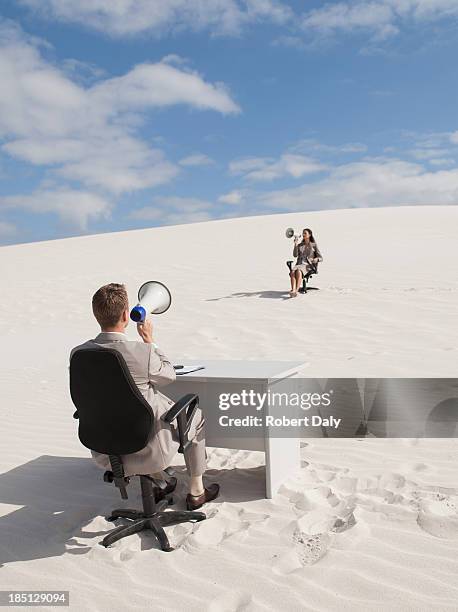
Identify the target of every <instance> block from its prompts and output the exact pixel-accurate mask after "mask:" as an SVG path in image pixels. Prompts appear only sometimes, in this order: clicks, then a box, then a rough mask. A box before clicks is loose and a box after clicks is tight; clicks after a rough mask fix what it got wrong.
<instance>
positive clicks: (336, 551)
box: [0, 206, 458, 612]
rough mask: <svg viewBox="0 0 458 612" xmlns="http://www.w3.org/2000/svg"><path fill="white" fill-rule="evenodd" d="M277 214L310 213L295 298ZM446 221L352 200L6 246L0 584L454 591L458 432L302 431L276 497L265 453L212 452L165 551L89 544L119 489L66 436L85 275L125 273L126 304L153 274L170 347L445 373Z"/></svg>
mask: <svg viewBox="0 0 458 612" xmlns="http://www.w3.org/2000/svg"><path fill="white" fill-rule="evenodd" d="M288 226H292V227H294V228H295V229H296V231H298V230H299V229H301V228H302V227H311V228H312V229H313V231H314V233H315V235H316V237H317V241H318V243H319V246H320V249H321V251H322V253H323V256H324V258H325V261H324V262H323V263H322V264H321V266H320V273H319V275H318V276H317V277H315V278H314V279H313V283H312V284H313V285H315V286H319V287H320V291H315V292H312V293H310V294H308V295H306V296H299V297H297V298H295V299H289V298H288V288H289V285H288V276H287V269H286V265H285V261H286V259H288V258H290V251H291V249H292V242H291V241H288V240H287V239H286V238H285V237H284V231H285V229H286V227H288ZM457 227H458V207H456V206H450V207H436V206H435V207H403V208H380V209H371V210H368V209H354V210H340V211H326V212H316V213H306V214H299V213H294V214H285V215H271V216H263V217H251V218H242V219H228V220H223V221H215V222H208V223H198V224H193V225H182V226H174V227H163V228H154V229H147V230H141V231H131V232H122V233H116V234H103V235H96V236H85V237H78V238H71V239H65V240H57V241H52V242H42V243H35V244H25V245H16V246H9V247H3V248H1V249H0V265H1V269H2V280H3V287H2V292H1V294H0V331H1V338H2V342H1V348H0V351H1V354H0V359H1V368H0V388H1V404H0V417H1V423H2V428H1V448H2V453H1V456H0V472H1V475H0V563H1V564H2V567H1V568H0V588H1V589H27V590H33V589H52V590H58V589H66V590H70V592H71V593H70V598H71V608H72V609H75V610H103V611H104V610H115V611H118V610H119V611H121V610H125V609H129V608H130V609H135V608H148V609H152V610H177V611H185V610H186V611H188V610H209V611H211V612H219V611H225V610H227V611H229V610H230V611H233V610H249V611H251V610H280V609H290V610H361V611H363V610H364V611H367V610H406V611H407V610H408V611H412V610H425V611H426V610H456V609H458V581H457V578H456V576H457V575H458V509H457V507H458V477H457V467H458V441H457V440H456V439H450V440H447V439H440V440H413V439H412V440H408V439H397V440H389V439H387V440H381V439H374V438H366V439H350V440H347V439H332V440H329V439H313V440H304V441H303V442H302V449H301V456H302V469H301V470H300V473H297V474H294V475H291V476H290V477H289V478H287V479H286V480H285V483H284V485H283V487H282V488H281V490H280V492H279V494H278V495H277V496H276V497H275V498H274V499H273V500H266V499H264V498H263V467H262V465H263V455H262V454H261V453H255V452H248V451H243V450H241V451H233V450H227V449H210V453H209V467H210V471H209V476H208V479H209V481H217V482H219V483H220V484H221V486H222V495H221V497H220V498H219V499H218V500H216V501H215V502H214V503H212V504H209V506H208V508H207V510H206V512H207V515H208V517H209V519H208V520H207V521H205V522H203V523H200V524H197V525H184V526H177V527H175V528H170V529H168V534H169V536H170V539H171V541H172V543H173V544H174V545H175V546H176V547H177V549H176V550H175V551H174V552H173V553H169V554H166V553H162V552H160V551H159V550H157V547H156V544H155V542H154V540H153V539H152V538H151V537H149V536H148V535H147V534H142V535H141V536H133V537H130V538H128V539H126V540H123V541H121V542H118V543H117V544H116V545H115V546H113V547H112V548H110V549H104V548H103V547H101V546H99V545H98V542H99V541H100V539H101V538H102V537H103V534H104V533H106V532H107V531H108V530H109V529H111V528H112V526H111V525H110V524H109V523H107V522H106V521H105V519H104V516H105V515H106V514H108V513H109V511H110V509H111V508H113V507H115V506H119V505H120V498H119V495H118V493H117V491H116V490H115V488H114V487H113V486H109V485H107V484H105V483H103V481H102V480H101V471H100V470H98V468H97V467H96V466H95V465H93V463H92V461H91V460H90V459H89V458H88V451H87V450H86V449H85V448H84V447H82V446H81V444H80V442H79V441H78V438H77V434H76V428H77V425H76V421H74V420H73V419H72V418H71V415H72V412H73V406H72V404H71V401H70V398H69V394H68V371H67V366H68V353H69V351H70V349H71V347H72V346H74V345H76V344H79V343H80V342H81V341H83V340H86V339H88V338H90V337H94V335H95V334H96V333H97V327H96V325H95V321H94V320H93V318H92V314H91V310H90V298H91V296H92V293H93V292H94V291H95V290H96V289H97V288H98V287H99V286H100V285H102V284H105V283H106V282H125V283H126V285H127V287H128V290H129V295H130V298H131V301H132V303H134V302H135V298H136V291H137V289H138V287H139V286H140V284H141V283H142V282H144V281H145V280H150V279H157V280H161V281H162V282H164V283H165V284H167V286H168V287H169V288H170V289H171V292H172V295H173V304H172V308H171V309H170V310H169V311H168V312H167V313H166V314H164V315H162V316H160V317H156V318H155V319H154V323H155V336H156V341H157V342H158V343H159V344H160V345H161V347H162V348H163V350H164V351H165V352H166V353H167V354H168V355H169V356H170V357H171V358H172V360H173V361H175V362H179V361H180V359H185V358H187V359H199V358H212V359H223V358H224V359H258V360H262V359H265V360H270V359H275V360H278V359H281V360H302V361H304V363H305V367H304V370H303V373H304V375H306V376H311V377H315V376H319V377H339V376H358V377H365V376H367V377H370V376H376V377H383V376H411V377H454V376H456V372H457V368H456V365H457V361H458V360H457V355H458V326H457V325H456V318H457V316H456V315H457V304H458V300H457V295H458V274H457V263H456V262H457V261H458V241H457V240H456V236H455V233H456V228H457ZM129 335H130V337H131V338H132V339H134V338H135V337H136V332H135V329H134V327H133V326H132V329H130V331H129ZM178 465H179V467H178V471H179V472H180V471H182V469H183V468H182V467H180V466H181V463H180V461H179V460H178ZM138 489H139V487H138V483H137V482H135V481H134V482H133V483H132V484H131V485H130V487H129V491H130V492H131V494H130V497H131V499H130V503H131V504H133V505H137V506H138V505H139V504H140V497H139V490H138ZM184 491H185V478H184V477H183V478H180V484H179V490H178V493H177V495H176V497H177V507H182V498H183V493H184Z"/></svg>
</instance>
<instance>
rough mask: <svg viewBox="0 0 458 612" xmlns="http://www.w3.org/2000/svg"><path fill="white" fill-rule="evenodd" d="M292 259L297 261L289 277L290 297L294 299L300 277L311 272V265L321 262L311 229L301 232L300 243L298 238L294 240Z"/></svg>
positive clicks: (300, 281) (300, 282) (300, 280)
mask: <svg viewBox="0 0 458 612" xmlns="http://www.w3.org/2000/svg"><path fill="white" fill-rule="evenodd" d="M293 257H297V261H296V265H295V266H293V268H292V269H291V272H290V275H289V276H290V278H291V291H290V296H291V297H296V296H297V292H298V291H299V287H300V286H301V284H302V276H305V275H306V274H307V272H310V270H313V265H312V264H317V263H318V262H319V261H323V257H322V256H321V253H320V250H319V248H318V245H317V243H316V241H315V238H314V237H313V232H312V230H311V229H309V228H306V229H304V230H302V242H300V243H299V242H298V238H295V239H294V249H293Z"/></svg>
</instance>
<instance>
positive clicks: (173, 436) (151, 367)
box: [70, 332, 179, 476]
mask: <svg viewBox="0 0 458 612" xmlns="http://www.w3.org/2000/svg"><path fill="white" fill-rule="evenodd" d="M97 347H104V348H112V349H115V350H116V351H119V352H120V353H121V355H122V356H123V357H124V359H125V361H126V364H127V367H128V368H129V371H130V373H131V374H132V378H133V379H134V381H135V383H136V385H137V386H138V388H139V390H140V392H141V393H142V395H143V396H144V397H145V398H146V400H147V402H148V403H149V405H150V406H151V411H152V415H153V427H152V430H151V435H150V438H149V440H148V444H147V445H146V446H145V448H144V449H142V450H141V451H138V452H136V453H131V454H129V455H123V456H122V460H123V464H124V472H125V475H126V476H132V475H133V474H152V473H154V472H160V471H161V470H163V469H164V468H166V467H168V466H169V465H170V464H171V462H172V459H173V457H174V455H175V454H176V452H177V450H178V446H179V443H178V434H177V431H176V429H175V427H174V426H173V425H172V426H170V425H168V424H167V423H164V422H163V421H161V416H162V415H163V414H164V413H165V412H166V411H167V410H168V409H169V408H170V407H171V406H173V401H172V400H170V399H169V398H168V397H166V396H165V395H163V394H162V393H160V391H158V388H159V387H163V386H165V385H167V384H168V383H171V382H173V381H174V380H175V379H176V374H175V370H174V368H173V365H172V364H171V363H170V361H169V360H168V359H167V357H166V356H165V355H164V354H163V353H162V352H161V351H160V350H159V349H158V348H154V346H153V345H152V344H146V343H145V342H141V341H140V342H138V341H132V340H128V339H127V336H126V334H123V333H120V332H102V333H100V334H99V335H98V336H97V337H96V338H94V339H93V340H88V341H87V342H85V343H84V344H81V345H79V346H77V347H75V348H74V349H73V350H72V352H71V354H70V358H71V356H72V355H73V353H74V352H75V351H77V350H78V349H83V348H97ZM91 453H92V456H93V458H94V460H95V462H96V463H97V465H98V466H99V467H101V468H103V469H105V470H109V469H111V465H110V461H109V459H108V455H103V454H101V453H97V452H95V451H91Z"/></svg>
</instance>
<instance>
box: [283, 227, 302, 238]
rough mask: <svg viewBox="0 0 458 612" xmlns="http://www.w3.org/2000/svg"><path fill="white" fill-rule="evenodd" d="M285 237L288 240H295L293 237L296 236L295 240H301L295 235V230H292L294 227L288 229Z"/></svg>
mask: <svg viewBox="0 0 458 612" xmlns="http://www.w3.org/2000/svg"><path fill="white" fill-rule="evenodd" d="M285 236H286V237H287V238H293V236H294V238H299V236H297V235H295V234H294V230H293V228H292V227H288V229H287V230H286V232H285Z"/></svg>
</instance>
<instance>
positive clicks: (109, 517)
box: [105, 516, 116, 523]
mask: <svg viewBox="0 0 458 612" xmlns="http://www.w3.org/2000/svg"><path fill="white" fill-rule="evenodd" d="M105 520H106V521H108V522H109V523H114V522H115V520H116V518H115V517H114V516H106V517H105Z"/></svg>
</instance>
